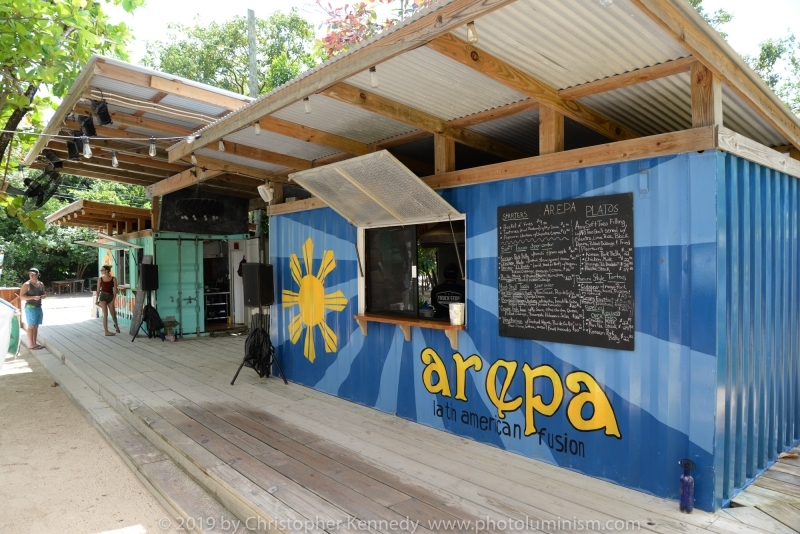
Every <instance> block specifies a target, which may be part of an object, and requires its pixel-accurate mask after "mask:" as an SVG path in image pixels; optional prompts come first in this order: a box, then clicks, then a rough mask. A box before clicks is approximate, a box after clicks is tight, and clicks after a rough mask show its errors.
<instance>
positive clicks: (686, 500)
mask: <svg viewBox="0 0 800 534" xmlns="http://www.w3.org/2000/svg"><path fill="white" fill-rule="evenodd" d="M678 463H679V464H680V466H681V467H683V474H682V475H681V512H684V513H686V514H691V513H692V510H694V478H693V477H692V475H691V474H690V471H694V469H695V467H696V466H695V463H694V462H693V461H691V460H688V459H684V460H681V461H680V462H678Z"/></svg>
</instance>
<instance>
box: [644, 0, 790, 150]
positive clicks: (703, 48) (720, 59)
mask: <svg viewBox="0 0 800 534" xmlns="http://www.w3.org/2000/svg"><path fill="white" fill-rule="evenodd" d="M631 2H632V3H633V5H635V6H636V7H637V8H639V10H641V11H642V13H644V14H645V15H646V16H648V17H649V18H650V19H652V20H653V21H654V22H655V23H657V24H658V25H659V26H661V28H663V29H664V30H666V31H667V32H668V33H669V34H670V35H672V37H673V38H674V39H675V40H677V41H678V42H679V43H680V44H681V45H682V46H683V47H684V48H686V49H687V50H689V51H690V52H691V54H692V55H693V56H694V57H695V58H696V59H697V60H698V61H699V62H700V63H702V64H703V65H705V66H706V68H708V69H709V70H710V71H711V72H713V73H714V75H715V76H718V77H719V78H720V80H721V81H722V82H723V83H725V84H727V85H728V86H729V87H730V88H731V89H732V90H733V91H734V92H735V93H736V94H737V95H739V96H740V97H741V98H742V99H743V100H744V101H745V102H746V103H747V104H749V105H750V106H751V107H752V108H753V109H754V110H755V111H756V112H757V113H758V114H759V115H761V116H762V117H763V118H764V119H765V120H766V121H767V122H769V123H770V124H771V125H772V127H774V128H775V129H776V130H777V131H778V132H779V133H780V134H781V135H782V136H783V137H785V138H786V139H787V140H788V141H789V142H790V143H791V144H792V145H793V146H794V147H795V148H797V149H800V118H798V117H797V116H795V115H793V114H792V113H791V112H790V111H789V109H788V108H787V106H786V105H785V104H784V103H783V102H781V100H780V99H779V98H778V97H777V96H776V95H775V93H773V92H772V91H771V90H770V89H769V87H767V84H766V83H765V82H764V81H763V80H762V79H761V78H760V77H759V76H758V74H756V73H755V72H754V71H753V70H752V69H751V68H750V67H749V66H747V64H746V63H745V62H744V60H743V59H742V57H741V56H740V55H739V54H737V53H736V51H735V50H734V49H733V48H732V47H731V46H730V45H729V44H728V43H727V42H726V41H725V40H724V39H723V38H722V37H721V36H720V35H719V33H718V32H717V31H716V30H714V28H712V27H711V26H709V25H708V23H706V21H705V20H703V18H702V17H701V16H700V15H699V14H698V13H697V11H696V10H695V9H694V8H693V7H692V6H691V4H689V3H688V2H685V1H683V0H631Z"/></svg>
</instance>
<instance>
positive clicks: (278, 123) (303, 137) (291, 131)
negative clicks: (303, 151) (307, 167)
mask: <svg viewBox="0 0 800 534" xmlns="http://www.w3.org/2000/svg"><path fill="white" fill-rule="evenodd" d="M258 122H259V124H260V125H261V129H262V130H267V131H270V132H272V133H276V134H280V135H285V136H286V137H291V138H293V139H299V140H300V141H305V142H307V143H314V144H316V145H322V146H327V147H330V148H334V149H336V150H341V151H342V152H349V153H350V154H354V155H356V156H363V155H364V154H367V153H368V152H369V145H367V144H366V143H361V142H359V141H354V140H352V139H348V138H347V137H342V136H340V135H335V134H332V133H328V132H323V131H322V130H316V129H314V128H309V127H308V126H303V125H301V124H295V123H293V122H289V121H285V120H282V119H278V118H276V117H262V118H261V119H260V120H259V121H258Z"/></svg>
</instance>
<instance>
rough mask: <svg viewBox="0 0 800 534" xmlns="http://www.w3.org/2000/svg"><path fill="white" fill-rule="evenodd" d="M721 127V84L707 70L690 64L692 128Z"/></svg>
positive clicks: (698, 64)
mask: <svg viewBox="0 0 800 534" xmlns="http://www.w3.org/2000/svg"><path fill="white" fill-rule="evenodd" d="M703 126H722V84H721V82H720V80H719V78H718V77H716V76H715V75H714V73H712V72H711V71H710V70H708V68H707V67H706V66H705V65H703V64H702V63H700V62H699V61H696V62H694V63H692V128H702V127H703Z"/></svg>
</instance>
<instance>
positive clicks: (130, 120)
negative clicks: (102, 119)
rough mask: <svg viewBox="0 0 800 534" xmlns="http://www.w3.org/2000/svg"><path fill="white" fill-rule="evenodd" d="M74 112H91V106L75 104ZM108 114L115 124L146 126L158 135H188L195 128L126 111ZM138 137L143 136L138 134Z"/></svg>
mask: <svg viewBox="0 0 800 534" xmlns="http://www.w3.org/2000/svg"><path fill="white" fill-rule="evenodd" d="M74 111H75V112H76V113H82V114H85V115H86V114H91V112H92V108H90V107H89V106H86V105H84V104H80V105H77V106H75V110H74ZM108 112H109V114H110V115H111V119H112V120H113V121H114V124H117V125H120V124H121V125H125V126H136V127H138V128H146V129H148V130H153V131H155V132H158V134H159V135H162V136H165V135H167V134H172V135H181V136H185V135H189V134H192V133H194V132H195V129H192V128H186V127H185V126H179V125H177V124H172V123H169V122H161V121H158V120H153V119H145V118H142V117H136V116H134V115H129V114H127V113H120V112H119V111H113V110H109V111H108ZM140 137H143V136H141V135H140Z"/></svg>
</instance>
